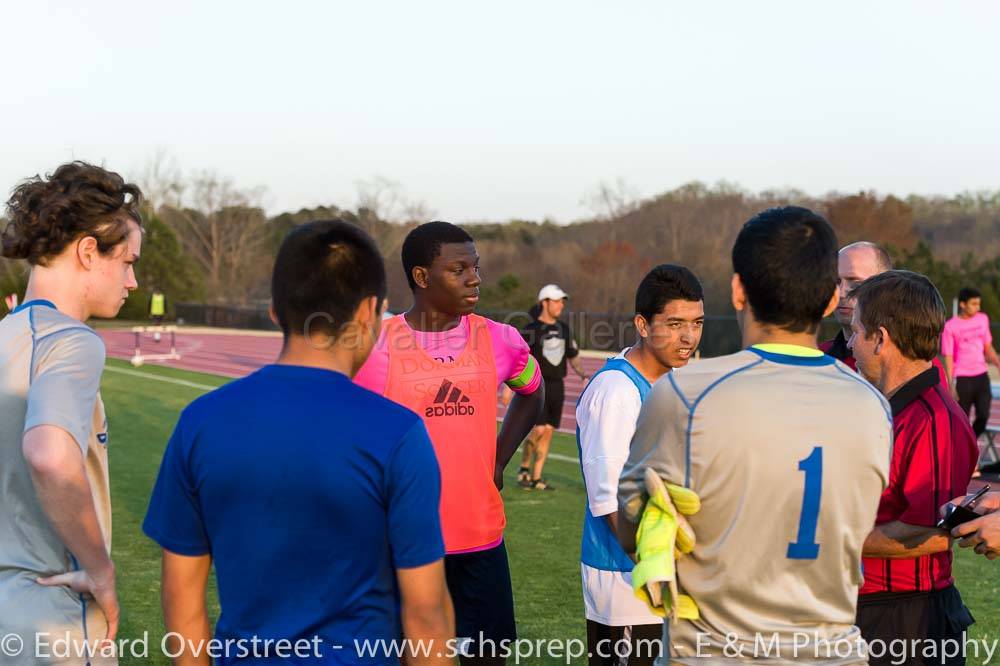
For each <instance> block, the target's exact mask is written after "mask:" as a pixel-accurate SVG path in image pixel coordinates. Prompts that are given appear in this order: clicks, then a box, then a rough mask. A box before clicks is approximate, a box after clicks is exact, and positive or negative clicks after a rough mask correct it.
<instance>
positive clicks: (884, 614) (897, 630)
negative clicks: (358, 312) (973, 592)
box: [857, 585, 975, 666]
mask: <svg viewBox="0 0 1000 666" xmlns="http://www.w3.org/2000/svg"><path fill="white" fill-rule="evenodd" d="M857 621H858V628H859V629H861V635H862V636H863V637H864V639H865V640H866V641H868V643H869V645H868V652H869V655H868V663H869V664H871V665H872V666H883V665H885V664H898V663H900V654H899V650H898V649H897V648H898V647H899V646H900V645H902V643H901V641H907V642H908V645H911V646H912V645H914V643H913V641H920V643H917V645H918V646H919V647H918V649H917V652H916V654H913V653H912V648H907V650H908V651H909V652H910V654H907V655H905V657H906V661H905V663H906V664H907V666H922V665H923V664H924V663H927V664H941V663H942V657H941V655H942V654H943V652H944V648H943V647H941V646H940V645H939V646H938V649H937V656H936V657H935V658H933V659H928V660H927V661H926V662H925V661H924V658H923V654H924V646H925V644H926V643H925V642H926V641H934V642H938V643H940V642H941V641H944V640H951V641H958V644H959V645H961V646H964V645H965V630H966V628H968V627H969V626H970V625H971V624H972V623H974V622H975V620H974V619H973V618H972V614H971V613H969V609H968V608H966V607H965V604H964V603H962V595H960V594H959V593H958V590H957V589H956V588H955V586H954V585H952V586H950V587H946V588H944V589H943V590H938V591H936V592H879V593H876V594H864V595H862V596H860V597H859V598H858V617H857ZM872 641H878V643H877V644H875V645H872ZM893 641H897V643H896V644H895V646H894V644H893ZM894 649H895V650H896V654H895V655H893V650H894ZM947 653H948V654H952V653H954V649H950V651H947ZM943 663H945V664H948V665H949V666H960V665H962V664H964V663H965V657H964V656H961V655H959V656H958V657H953V658H951V659H947V660H945V661H944V662H943Z"/></svg>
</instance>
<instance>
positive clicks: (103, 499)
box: [0, 301, 111, 634]
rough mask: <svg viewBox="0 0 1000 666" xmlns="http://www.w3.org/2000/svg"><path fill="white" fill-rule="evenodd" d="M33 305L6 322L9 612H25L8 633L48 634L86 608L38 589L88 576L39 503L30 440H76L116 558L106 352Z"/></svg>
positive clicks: (0, 486) (2, 352) (3, 511)
mask: <svg viewBox="0 0 1000 666" xmlns="http://www.w3.org/2000/svg"><path fill="white" fill-rule="evenodd" d="M26 305H29V306H28V307H23V306H22V308H21V309H18V310H15V311H14V312H13V313H11V314H9V315H7V316H6V317H4V318H3V319H2V320H0V608H2V609H10V608H18V609H20V611H21V612H20V613H17V614H11V613H7V612H4V613H2V614H0V634H3V633H6V631H7V630H10V631H20V630H24V629H29V628H31V625H32V623H35V626H41V624H40V623H42V622H43V621H44V620H45V619H46V618H45V617H44V616H46V615H48V614H49V612H52V613H56V612H58V611H59V610H64V611H65V612H70V610H71V609H70V610H67V609H66V608H65V606H66V605H67V604H70V605H71V604H72V602H73V601H74V599H76V603H77V604H81V601H80V600H79V597H78V595H76V594H73V593H72V592H70V591H68V589H66V588H44V587H42V586H40V585H38V584H37V583H35V582H34V580H35V578H36V577H38V576H51V575H53V574H59V573H65V572H68V571H73V570H75V569H76V568H78V567H77V563H76V562H75V561H74V558H73V556H72V554H71V553H70V552H69V551H68V550H67V549H66V546H65V545H64V544H63V543H62V541H61V540H60V539H59V537H58V536H57V534H56V533H55V530H53V528H52V526H51V524H50V522H49V519H48V517H47V516H46V515H45V513H44V512H43V511H42V507H41V504H40V503H39V501H38V496H37V494H36V492H35V488H34V485H33V484H32V481H31V475H30V472H29V470H28V466H27V463H26V461H25V459H24V453H23V449H22V442H23V438H24V433H25V432H27V431H28V430H30V429H31V428H34V427H36V426H41V425H51V426H56V427H58V428H62V429H63V430H65V431H66V432H68V433H69V434H70V435H71V436H72V437H73V439H74V440H76V443H77V444H78V445H79V446H80V451H81V452H82V453H83V456H84V462H85V466H86V470H87V477H88V479H89V481H90V486H91V489H92V491H93V497H94V506H95V508H96V509H97V517H98V520H99V521H100V525H101V531H102V532H103V534H104V539H105V544H106V546H107V548H108V551H109V552H110V550H111V499H110V494H109V484H108V451H107V444H108V432H107V421H106V420H105V416H104V404H103V402H102V401H101V396H100V392H99V388H100V381H101V373H102V372H103V370H104V357H105V351H104V343H103V342H102V341H101V339H100V337H99V336H98V335H97V334H96V333H95V332H94V331H93V330H92V329H90V328H89V327H88V326H86V325H85V324H83V323H82V322H80V321H78V320H76V319H73V318H72V317H69V316H67V315H65V314H63V313H61V312H59V311H58V310H56V309H55V308H54V307H51V306H49V305H46V304H45V303H44V302H38V301H36V302H35V304H33V305H30V304H26ZM33 616H34V617H33ZM76 617H80V616H79V614H77V615H76Z"/></svg>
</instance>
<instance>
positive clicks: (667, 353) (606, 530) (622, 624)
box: [576, 264, 705, 666]
mask: <svg viewBox="0 0 1000 666" xmlns="http://www.w3.org/2000/svg"><path fill="white" fill-rule="evenodd" d="M704 319H705V306H704V301H703V297H702V288H701V284H700V283H699V282H698V279H697V278H696V277H695V276H694V274H693V273H691V271H689V270H688V269H687V268H684V267H683V266H674V265H671V264H663V265H661V266H657V267H656V268H654V269H653V270H651V271H650V272H649V273H648V274H647V275H646V276H645V277H644V278H643V279H642V282H641V283H640V284H639V288H638V289H637V290H636V294H635V326H636V329H637V331H638V333H639V340H638V342H637V343H636V344H635V345H634V346H633V347H630V348H628V349H626V350H625V351H623V352H622V353H621V354H619V355H618V356H617V357H615V358H613V359H611V360H609V361H608V363H607V365H605V366H604V367H603V368H602V369H601V370H600V371H599V372H598V373H597V374H595V375H594V378H593V380H592V381H591V382H590V384H588V385H587V388H586V389H584V392H583V394H582V395H581V396H580V401H579V403H578V404H577V408H576V420H577V442H578V445H579V449H580V462H581V466H582V468H583V478H584V485H585V486H586V488H587V510H586V514H585V519H584V527H583V544H582V552H581V556H580V559H581V565H580V568H581V574H582V576H583V598H584V604H585V606H586V615H587V642H588V649H589V652H590V655H591V657H590V664H591V665H592V666H598V665H600V666H613V665H614V664H616V663H618V662H617V661H616V659H617V657H616V655H617V654H621V653H622V652H624V646H623V647H622V648H621V649H619V650H617V651H616V649H615V644H617V643H618V642H619V641H622V640H626V641H628V642H629V643H630V644H631V645H632V649H631V650H630V652H631V655H630V656H629V660H628V663H629V665H630V666H643V665H645V664H652V663H653V658H654V657H655V656H656V655H655V654H653V651H652V650H650V649H649V646H651V645H652V642H653V641H658V640H659V638H660V634H661V631H662V620H661V619H660V618H659V617H658V616H656V615H654V614H653V613H652V612H651V611H650V610H649V609H648V608H647V607H646V605H645V604H644V603H643V602H642V601H640V600H639V599H638V598H636V596H635V594H634V593H633V591H632V582H631V573H630V572H631V570H632V566H633V564H634V563H633V562H632V560H631V559H630V558H629V557H628V555H626V554H625V551H624V550H622V548H621V546H620V545H618V541H617V538H616V536H615V533H616V529H617V521H618V477H619V476H620V475H621V471H622V467H623V466H624V465H625V461H626V460H627V459H628V453H629V443H630V442H631V440H632V434H633V433H634V432H635V424H636V419H638V417H639V410H640V408H641V407H642V401H643V399H644V398H645V397H646V394H647V393H648V392H649V390H650V388H651V385H652V384H653V383H654V382H655V381H656V380H657V379H659V378H660V377H662V376H663V375H664V374H666V373H667V372H670V370H671V369H672V368H677V367H680V366H683V365H686V364H687V362H688V360H689V359H690V358H691V356H692V355H693V354H694V351H695V349H697V348H698V343H699V342H700V341H701V331H702V325H703V323H704ZM643 639H645V641H649V642H640V641H643Z"/></svg>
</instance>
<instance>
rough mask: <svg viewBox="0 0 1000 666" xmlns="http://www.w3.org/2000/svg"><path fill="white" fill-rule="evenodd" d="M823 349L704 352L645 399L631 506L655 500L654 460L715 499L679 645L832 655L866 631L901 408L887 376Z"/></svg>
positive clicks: (703, 528) (684, 564)
mask: <svg viewBox="0 0 1000 666" xmlns="http://www.w3.org/2000/svg"><path fill="white" fill-rule="evenodd" d="M817 353H818V352H816V351H815V350H807V349H806V348H803V347H794V346H789V345H762V346H760V347H753V348H751V349H748V350H744V351H741V352H738V353H736V354H732V355H729V356H723V357H719V358H713V359H707V360H703V361H699V362H697V363H693V364H691V365H689V366H687V367H684V368H681V369H678V370H675V371H673V372H671V373H669V374H667V375H665V376H664V377H663V378H662V379H661V380H659V381H658V382H657V383H656V384H655V385H654V387H653V390H652V392H651V393H650V395H649V397H648V398H647V399H646V401H645V402H644V403H643V406H642V410H641V412H640V415H639V421H638V426H637V429H636V433H635V436H634V438H633V440H632V445H631V451H630V455H629V459H628V461H627V462H626V464H625V468H624V470H623V472H622V477H621V480H620V483H619V490H618V499H619V506H620V509H621V510H622V512H623V514H624V515H626V516H628V517H631V516H635V514H636V509H637V505H638V504H639V503H640V502H641V501H642V499H644V496H643V494H642V493H643V471H644V470H645V468H646V467H647V466H651V467H652V468H653V469H655V470H656V471H657V472H658V473H659V474H660V475H661V476H662V477H663V478H664V479H666V480H668V481H671V482H673V483H677V484H683V485H686V486H688V487H690V488H691V489H692V490H694V491H695V492H696V493H698V495H699V496H700V497H701V501H702V508H701V511H700V512H699V513H698V514H697V515H694V516H691V517H690V518H689V521H690V523H691V526H692V528H693V529H694V532H695V535H696V538H697V545H696V546H695V549H694V552H693V553H691V554H690V555H686V556H684V557H683V558H681V559H680V560H679V562H678V567H677V572H678V581H679V586H680V589H681V591H682V592H684V593H687V594H689V595H691V596H692V597H693V598H694V600H695V602H696V603H697V604H698V607H699V609H700V613H701V617H700V619H699V620H695V621H686V620H682V621H680V622H679V623H678V624H675V625H670V624H667V625H665V629H666V632H665V633H667V632H668V633H669V640H670V644H671V645H672V654H674V655H675V656H677V657H690V656H693V655H695V654H702V655H706V654H713V655H719V656H736V651H737V650H742V652H740V653H739V654H740V655H741V656H742V657H744V658H746V657H754V656H756V657H757V658H763V657H771V658H775V657H779V658H782V659H789V658H791V659H792V660H793V661H812V660H814V659H815V658H816V655H817V651H819V652H820V655H819V656H820V657H821V658H826V656H827V654H826V653H825V652H823V650H825V649H827V648H824V641H839V643H837V645H836V646H834V645H832V644H826V645H827V646H828V648H829V650H834V649H839V650H840V655H839V656H841V657H843V656H848V655H844V654H843V651H844V650H845V649H847V645H848V644H850V643H853V644H855V645H856V644H858V643H859V642H860V641H859V638H860V636H859V634H858V631H857V628H856V627H854V617H855V607H856V603H857V595H858V587H859V585H860V583H861V580H862V578H861V576H862V573H861V548H862V545H863V543H864V541H865V538H866V537H867V535H868V534H869V532H871V530H872V527H873V526H874V524H875V513H876V509H877V507H878V503H879V497H880V495H881V493H882V490H883V489H884V488H885V486H886V484H887V482H888V475H889V458H890V454H891V447H892V422H891V413H890V410H889V406H888V403H887V402H886V400H885V399H884V398H883V397H882V396H881V395H880V394H879V393H878V391H877V390H876V389H875V388H873V387H872V386H871V385H870V384H868V383H867V382H866V381H864V380H863V379H862V378H861V377H859V376H858V375H857V374H855V373H854V372H852V371H851V370H850V369H848V368H847V367H846V366H845V365H843V364H842V363H840V362H839V361H836V360H835V359H833V358H832V357H829V356H825V355H815V354H817ZM665 637H666V636H665ZM727 645H729V646H730V647H731V649H730V650H729V651H728V652H725V653H724V652H723V648H724V647H725V646H727ZM796 646H798V647H796ZM829 656H830V657H834V656H837V653H836V652H831V654H829Z"/></svg>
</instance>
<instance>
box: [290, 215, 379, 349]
mask: <svg viewBox="0 0 1000 666" xmlns="http://www.w3.org/2000/svg"><path fill="white" fill-rule="evenodd" d="M385 294H386V282H385V264H384V263H383V261H382V255H381V254H380V253H379V251H378V247H376V245H375V241H373V240H372V239H371V236H369V235H368V234H367V233H365V232H364V231H363V230H362V229H361V228H360V227H357V226H355V225H353V224H350V223H348V222H344V221H343V220H317V221H315V222H308V223H306V224H303V225H301V226H298V227H296V228H294V229H292V230H291V231H290V232H288V235H287V236H285V239H284V240H283V241H282V243H281V248H280V249H279V250H278V256H277V258H276V259H275V261H274V273H273V274H272V276H271V302H272V304H273V307H274V312H275V315H276V316H277V319H278V325H279V326H281V330H282V332H283V333H284V334H285V338H286V339H287V338H288V337H289V336H290V335H293V334H298V335H305V334H306V329H307V327H308V329H309V332H310V333H314V332H316V333H323V334H325V335H329V336H330V337H332V338H334V339H336V338H337V337H338V336H339V334H340V332H341V331H342V329H343V327H344V325H345V324H347V323H348V322H349V321H350V320H351V319H352V317H353V316H354V312H355V311H356V310H357V309H358V305H360V304H361V301H363V300H365V299H366V298H370V297H372V296H376V297H378V307H379V308H380V309H381V307H382V301H383V300H384V299H385Z"/></svg>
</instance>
